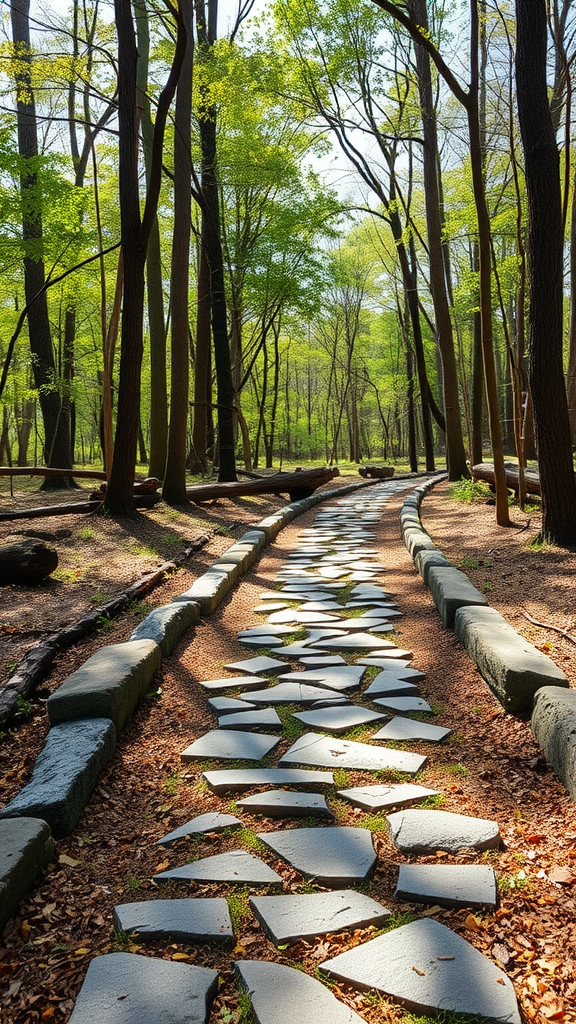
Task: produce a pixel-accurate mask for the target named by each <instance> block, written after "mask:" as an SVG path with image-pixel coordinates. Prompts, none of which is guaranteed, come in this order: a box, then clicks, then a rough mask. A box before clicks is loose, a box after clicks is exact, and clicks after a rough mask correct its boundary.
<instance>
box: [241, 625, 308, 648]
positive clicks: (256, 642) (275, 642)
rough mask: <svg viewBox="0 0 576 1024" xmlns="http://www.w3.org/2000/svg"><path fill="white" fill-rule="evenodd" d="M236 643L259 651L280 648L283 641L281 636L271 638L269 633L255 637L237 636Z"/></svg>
mask: <svg viewBox="0 0 576 1024" xmlns="http://www.w3.org/2000/svg"><path fill="white" fill-rule="evenodd" d="M290 632H294V630H290ZM238 643H239V644H242V647H251V648H253V649H254V650H256V651H259V650H260V649H261V648H262V647H281V646H282V644H283V640H282V637H281V636H272V634H271V633H258V634H257V635H256V636H239V637H238Z"/></svg>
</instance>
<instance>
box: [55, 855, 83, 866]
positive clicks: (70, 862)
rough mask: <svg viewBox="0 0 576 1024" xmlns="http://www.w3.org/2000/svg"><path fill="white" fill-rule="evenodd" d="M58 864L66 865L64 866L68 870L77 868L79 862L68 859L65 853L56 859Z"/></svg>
mask: <svg viewBox="0 0 576 1024" xmlns="http://www.w3.org/2000/svg"><path fill="white" fill-rule="evenodd" d="M58 863H59V864H66V866H67V867H69V868H77V867H78V865H79V864H80V863H81V861H79V860H74V858H73V857H69V856H68V854H67V853H61V854H60V856H59V857H58Z"/></svg>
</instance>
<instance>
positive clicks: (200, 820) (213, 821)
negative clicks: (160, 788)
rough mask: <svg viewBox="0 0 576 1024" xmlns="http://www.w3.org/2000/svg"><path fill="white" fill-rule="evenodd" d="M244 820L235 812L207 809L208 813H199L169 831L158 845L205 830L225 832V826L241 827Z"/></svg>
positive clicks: (198, 833)
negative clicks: (237, 816)
mask: <svg viewBox="0 0 576 1024" xmlns="http://www.w3.org/2000/svg"><path fill="white" fill-rule="evenodd" d="M241 825H242V822H241V821H240V819H239V818H236V817H235V816H234V815H233V814H222V813H221V812H220V811H207V813H206V814H197V815H196V817H195V818H191V819H190V821H186V822H185V823H184V824H183V825H179V826H178V828H175V829H173V831H172V832H168V834H167V835H165V836H162V839H159V840H158V845H159V846H160V845H161V846H166V845H168V844H169V843H173V842H175V841H176V840H177V839H184V838H185V836H194V835H201V834H203V833H204V832H223V831H224V829H225V828H229V829H233V828H240V826H241Z"/></svg>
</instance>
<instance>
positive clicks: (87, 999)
mask: <svg viewBox="0 0 576 1024" xmlns="http://www.w3.org/2000/svg"><path fill="white" fill-rule="evenodd" d="M217 991H218V972H217V971H212V970H209V969H208V968H206V967H195V966H193V965H192V964H180V963H174V962H172V961H171V960H159V959H156V958H152V957H148V956H138V955H137V954H135V953H108V954H106V955H105V956H97V957H94V959H93V960H92V961H91V963H90V966H89V968H88V973H87V974H86V977H85V979H84V982H83V984H82V988H81V989H80V993H79V995H78V998H77V1000H76V1006H75V1007H74V1010H73V1011H72V1016H71V1017H70V1022H69V1024H103V1021H106V1024H158V1021H162V1024H205V1022H206V1021H207V1019H208V1014H209V1012H210V1007H211V1005H212V1002H213V1000H214V997H215V995H216V993H217Z"/></svg>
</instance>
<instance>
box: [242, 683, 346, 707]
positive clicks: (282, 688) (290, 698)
mask: <svg viewBox="0 0 576 1024" xmlns="http://www.w3.org/2000/svg"><path fill="white" fill-rule="evenodd" d="M337 696H338V694H337V692H336V690H330V689H328V688H327V687H325V686H306V685H304V684H300V683H278V685H277V686H269V687H268V688H267V689H266V690H255V691H253V692H252V693H251V694H250V700H253V701H255V702H256V703H260V704H312V703H314V701H317V700H330V699H331V698H335V697H337Z"/></svg>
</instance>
